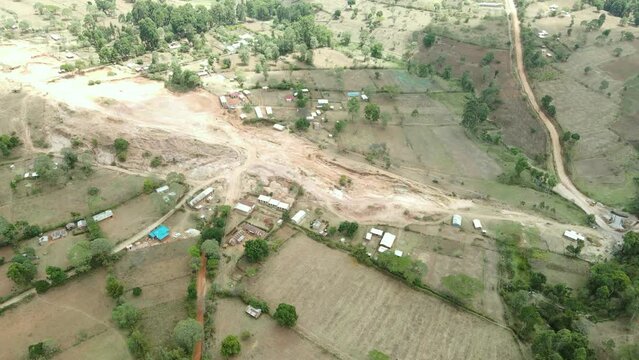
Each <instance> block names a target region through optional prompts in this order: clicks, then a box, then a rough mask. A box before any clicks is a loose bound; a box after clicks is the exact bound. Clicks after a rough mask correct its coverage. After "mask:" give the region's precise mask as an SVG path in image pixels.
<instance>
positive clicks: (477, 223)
mask: <svg viewBox="0 0 639 360" xmlns="http://www.w3.org/2000/svg"><path fill="white" fill-rule="evenodd" d="M473 227H474V228H475V229H477V230H481V221H479V219H473Z"/></svg>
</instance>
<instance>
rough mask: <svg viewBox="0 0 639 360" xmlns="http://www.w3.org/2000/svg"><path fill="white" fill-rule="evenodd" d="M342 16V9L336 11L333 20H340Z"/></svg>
mask: <svg viewBox="0 0 639 360" xmlns="http://www.w3.org/2000/svg"><path fill="white" fill-rule="evenodd" d="M340 16H342V10H340V9H337V10H335V12H334V13H333V19H334V20H339V18H340Z"/></svg>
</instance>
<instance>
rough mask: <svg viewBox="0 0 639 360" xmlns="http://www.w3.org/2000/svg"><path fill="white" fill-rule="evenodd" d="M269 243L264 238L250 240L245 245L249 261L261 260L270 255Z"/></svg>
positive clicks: (245, 252)
mask: <svg viewBox="0 0 639 360" xmlns="http://www.w3.org/2000/svg"><path fill="white" fill-rule="evenodd" d="M268 252H269V249H268V243H267V242H266V240H263V239H255V240H249V241H247V242H246V244H245V245H244V255H246V258H247V260H248V261H249V262H259V261H262V260H264V259H265V258H266V257H267V256H268Z"/></svg>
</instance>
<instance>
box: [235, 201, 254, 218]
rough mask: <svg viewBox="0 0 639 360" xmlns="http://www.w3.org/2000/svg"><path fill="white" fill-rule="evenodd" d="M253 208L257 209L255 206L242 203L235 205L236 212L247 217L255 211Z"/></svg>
mask: <svg viewBox="0 0 639 360" xmlns="http://www.w3.org/2000/svg"><path fill="white" fill-rule="evenodd" d="M253 208H255V206H249V205H246V204H242V203H237V204H235V210H238V211H239V212H242V213H244V214H246V215H249V214H250V213H251V212H252V211H253Z"/></svg>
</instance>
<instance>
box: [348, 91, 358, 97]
mask: <svg viewBox="0 0 639 360" xmlns="http://www.w3.org/2000/svg"><path fill="white" fill-rule="evenodd" d="M359 94H360V93H359V91H349V92H347V93H346V95H348V97H359Z"/></svg>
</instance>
